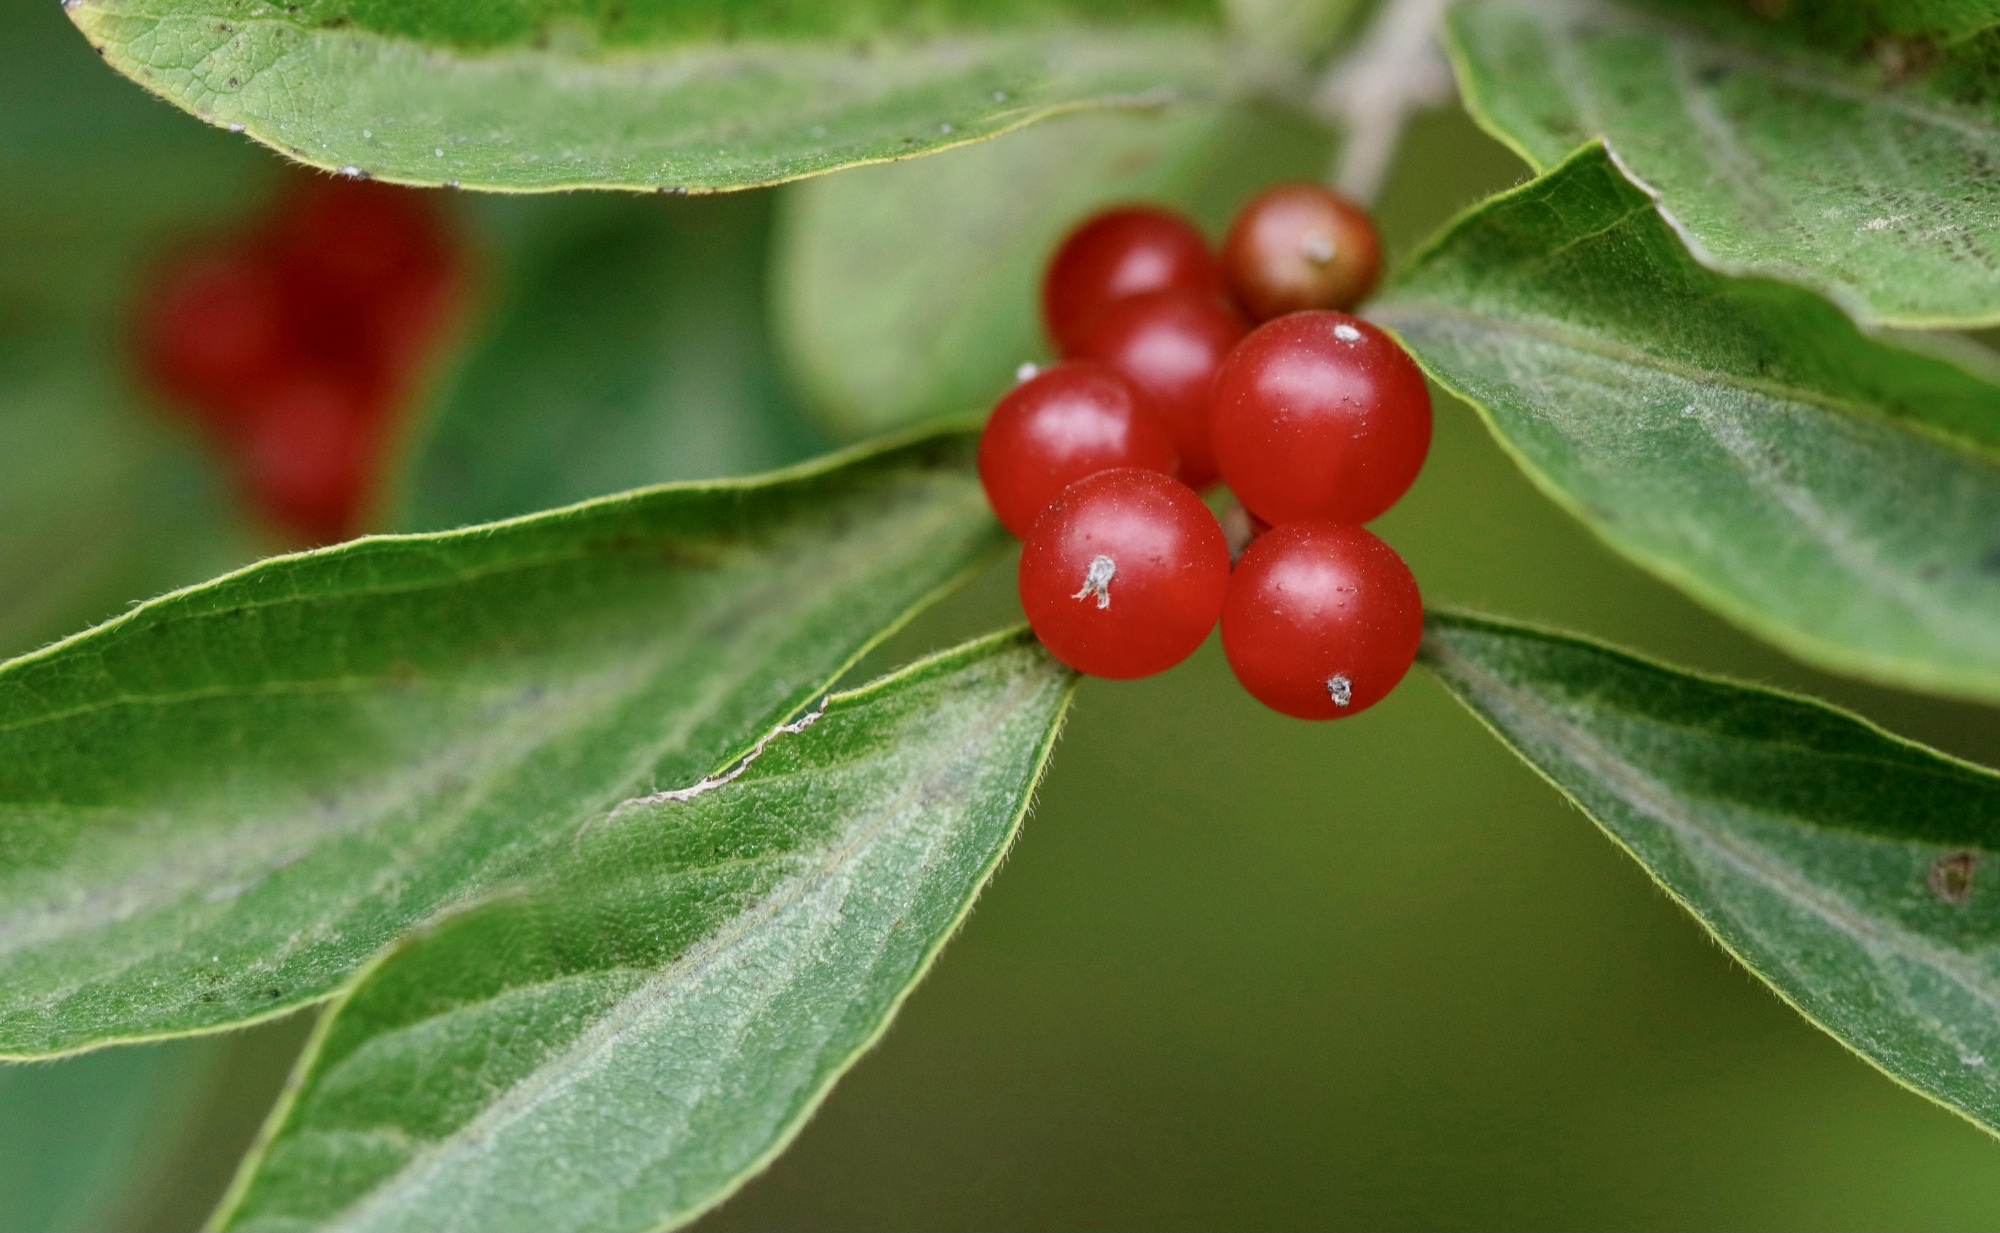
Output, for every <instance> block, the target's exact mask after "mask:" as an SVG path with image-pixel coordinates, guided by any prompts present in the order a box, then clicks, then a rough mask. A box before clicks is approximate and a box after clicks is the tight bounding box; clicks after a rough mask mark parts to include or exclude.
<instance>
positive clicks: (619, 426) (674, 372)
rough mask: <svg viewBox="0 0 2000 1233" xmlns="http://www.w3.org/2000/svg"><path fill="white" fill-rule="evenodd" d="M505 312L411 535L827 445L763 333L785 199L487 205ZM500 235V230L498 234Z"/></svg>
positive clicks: (421, 452) (547, 200)
mask: <svg viewBox="0 0 2000 1233" xmlns="http://www.w3.org/2000/svg"><path fill="white" fill-rule="evenodd" d="M482 204H484V205H485V206H486V210H485V211H484V212H486V213H489V214H505V215H528V216H529V217H527V218H512V217H510V218H506V219H504V220H495V221H496V222H503V223H505V224H506V227H505V234H506V235H507V236H508V241H507V243H505V244H504V245H503V246H502V248H503V251H504V252H505V253H506V258H505V261H506V267H505V269H504V271H503V273H502V274H501V276H500V278H499V279H498V280H497V281H500V282H502V283H503V284H504V289H503V290H502V291H500V292H499V297H500V298H501V300H502V301H503V304H502V306H501V308H500V309H499V311H498V312H496V313H495V314H494V320H492V321H491V322H490V323H488V325H487V326H486V328H485V329H484V330H482V331H481V336H480V338H479V339H478V340H477V341H476V342H475V344H474V345H473V347H472V350H471V354H470V355H469V356H468V357H467V358H466V359H465V361H464V363H463V365H462V368H461V371H460V372H459V374H458V377H457V379H456V380H455V381H453V382H451V383H450V386H449V389H448V391H447V393H446V394H445V396H444V398H443V400H442V405H441V406H440V407H439V408H438V410H437V413H436V415H435V417H434V418H433V421H432V422H431V424H430V425H429V426H428V431H427V432H426V433H425V434H424V437H423V440H422V442H421V445H420V447H419V448H418V449H417V451H416V452H415V455H414V456H413V457H412V458H411V459H410V461H409V465H408V467H407V472H408V474H407V475H406V477H405V480H404V483H405V486H406V496H405V498H404V502H403V504H404V507H405V508H404V512H403V517H402V519H401V522H402V525H403V526H404V527H406V528H408V529H411V530H430V529H434V528H440V527H452V526H463V525H465V524H467V523H472V522H484V521H487V520H489V519H494V518H506V517H511V516H513V515H516V514H526V513H531V512H533V511H535V510H543V509H549V508H552V507H554V506H557V505H567V504H569V503H570V502H572V501H581V500H584V499H586V498H589V497H596V496H603V495H604V494H606V493H612V492H622V491H624V490H626V489H629V488H637V487H640V486H641V485H644V484H657V483H663V482H666V481H670V480H687V479H713V478H716V477H718V476H726V475H748V474H752V473H754V472H758V471H766V470H770V469H771V468H773V467H778V466H784V465H786V464H789V463H794V462H798V461H799V460H800V459H802V458H806V457H810V456H811V455H813V454H816V453H819V452H820V451H821V449H822V448H823V442H822V438H821V436H820V434H819V433H817V432H815V431H814V430H813V428H812V426H811V424H810V423H809V422H808V421H807V420H806V419H805V418H804V416H803V415H802V414H801V413H800V412H799V411H798V410H797V408H795V407H794V406H793V405H792V403H791V400H790V399H789V398H787V397H786V395H785V393H784V390H783V387H782V383H781V382H780V380H779V376H778V372H777V364H776V361H775V359H774V358H773V357H772V354H771V346H770V341H769V330H768V328H767V327H766V324H765V320H764V318H765V312H764V308H765V284H766V281H767V280H766V278H765V253H766V250H767V247H768V237H769V234H770V212H771V204H772V203H771V194H769V193H738V194H732V195H730V196H727V197H715V198H697V199H693V200H662V199H658V198H623V197H614V198H607V197H604V196H602V195H573V196H552V197H536V198H486V199H485V200H484V202H483V203H482ZM498 229H499V228H496V230H498Z"/></svg>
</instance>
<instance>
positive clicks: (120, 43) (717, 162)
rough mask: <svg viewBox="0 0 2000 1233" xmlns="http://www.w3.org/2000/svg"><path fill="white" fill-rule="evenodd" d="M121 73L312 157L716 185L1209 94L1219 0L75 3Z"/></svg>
mask: <svg viewBox="0 0 2000 1233" xmlns="http://www.w3.org/2000/svg"><path fill="white" fill-rule="evenodd" d="M66 7H67V8H68V9H69V13H70V17H71V19H72V20H74V21H75V22H76V24H77V25H78V26H79V27H80V28H81V29H82V30H83V32H84V34H85V35H86V36H87V37H88V38H89V39H90V41H91V43H92V44H94V45H95V46H97V47H98V48H99V49H100V50H101V51H102V52H103V54H104V56H105V58H106V59H107V60H108V61H109V62H110V63H111V64H112V65H113V66H115V67H116V68H117V69H118V70H119V71H121V72H123V73H125V74H127V75H128V76H130V77H132V78H134V79H135V80H137V81H138V82H140V83H141V84H143V85H145V86H146V87H147V88H148V89H151V90H154V91H156V92H158V93H160V94H162V95H164V96H165V97H167V98H168V99H170V100H172V101H173V102H175V103H177V104H179V105H180V106H182V107H185V108H187V109H188V110H190V111H192V112H194V113H196V114H197V115H199V116H201V117H202V118H203V119H205V120H208V121H209V122H211V123H214V124H226V125H228V126H230V127H231V128H240V129H241V130H242V131H244V132H247V133H249V134H250V135H251V136H253V137H255V138H257V139H258V140H260V141H263V142H266V143H268V144H270V145H272V146H275V147H276V148H278V149H280V150H283V151H285V152H286V153H288V154H290V155H292V156H293V157H294V158H298V159H302V160H304V161H306V162H308V163H311V164H313V165H314V166H318V167H325V168H328V169H338V170H350V171H351V172H353V173H359V174H367V175H371V176H376V177H379V178H383V179H390V180H396V181H400V182H404V183H412V184H445V183H451V184H462V185H464V186H465V187H467V188H485V189H495V190H503V191H505V190H514V191H533V190H547V189H560V188H589V187H597V188H625V189H659V190H662V191H668V190H674V191H679V190H688V191H702V190H708V189H723V188H738V187H743V186H746V185H753V184H768V183H775V182H778V181H781V180H790V179H796V178H797V177H799V176H804V175H811V174H814V173H815V172H822V171H830V170H832V169H834V168H836V167H844V166H848V165H850V164H854V163H865V162H877V161H880V160H883V159H890V158H902V157H905V156H908V155H911V154H921V153H923V152H925V151H926V150H932V149H937V148H940V147H943V146H950V145H957V144H959V143H961V142H965V141H972V140H976V139H978V138H981V137H987V136H991V135H992V134H994V133H997V132H1001V131H1003V130H1005V129H1008V128H1012V127H1015V126H1016V125H1020V124H1024V123H1027V122H1029V121H1031V120H1034V119H1037V118H1039V117H1041V116H1043V115H1047V114H1049V113H1051V112H1055V111H1061V110H1066V109H1070V108H1074V107H1079V106H1088V105H1094V104H1118V103H1130V102H1134V101H1158V100H1160V99H1162V98H1166V97H1172V96H1175V95H1178V94H1185V93H1195V94H1201V93H1207V92H1210V91H1212V90H1213V89H1215V88H1216V86H1217V85H1218V84H1219V80H1220V78H1221V76H1222V73H1223V66H1224V63H1225V61H1224V58H1223V56H1222V54H1221V49H1220V46H1219V40H1218V37H1217V36H1218V34H1219V27H1220V24H1221V23H1220V16H1221V15H1220V11H1219V9H1218V7H1217V4H1216V3H1215V0H1165V2H1163V3H1143V2H1141V0H1001V2H1000V3H987V2H983V0H945V2H941V3H918V2H916V0H892V2H890V3H873V2H868V0H818V2H816V3H794V4H780V5H773V4H762V3H753V2H751V0H713V2H711V3H704V4H699V5H690V4H686V3H680V2H679V0H632V2H629V3H624V2H621V3H613V2H610V0H554V2H552V3H547V4H539V5H535V6H523V5H491V4H479V3H469V2H467V0H406V2H402V3H378V2H376V0H311V2H308V3H301V4H298V5H290V6H285V7H284V8H282V9H281V8H279V7H277V6H274V5H270V4H267V3H264V0H68V2H67V4H66Z"/></svg>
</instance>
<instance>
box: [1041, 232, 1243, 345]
mask: <svg viewBox="0 0 2000 1233" xmlns="http://www.w3.org/2000/svg"><path fill="white" fill-rule="evenodd" d="M1149 291H1178V292H1181V293H1182V294H1184V295H1191V296H1198V297H1202V298H1207V299H1213V298H1216V297H1219V296H1220V295H1221V294H1222V273H1221V271H1220V270H1219V269H1217V267H1216V264H1215V256H1214V254H1212V253H1210V252H1209V250H1208V241H1207V240H1205V239H1203V238H1202V234H1201V232H1199V231H1197V230H1195V227H1194V224H1193V223H1190V222H1188V221H1187V220H1186V219H1185V218H1182V217H1181V216H1180V215H1178V214H1175V213H1173V212H1172V211H1170V210H1162V209H1158V208H1156V207H1153V206H1125V207H1122V208H1119V209H1115V210H1106V211H1105V212H1104V213H1102V214H1098V215H1095V216H1094V217H1092V218H1090V219H1088V220H1087V221H1085V222H1084V223H1083V225H1082V226H1080V227H1078V228H1077V229H1076V230H1075V231H1072V232H1070V234H1069V238H1067V239H1065V240H1064V241H1063V242H1062V246H1061V247H1060V248H1058V249H1056V255H1055V257H1054V258H1052V259H1051V260H1050V262H1049V268H1048V273H1047V275H1046V276H1045V277H1044V278H1043V280H1042V321H1043V322H1044V323H1045V324H1046V325H1047V326H1048V331H1049V337H1050V338H1051V339H1052V340H1054V342H1055V344H1056V349H1057V350H1058V351H1061V352H1062V353H1063V354H1065V355H1068V354H1069V353H1070V352H1072V351H1074V350H1075V349H1076V345H1077V343H1078V342H1080V341H1081V340H1082V338H1083V333H1084V331H1085V330H1087V329H1088V328H1090V323H1091V321H1092V320H1094V319H1095V318H1096V317H1097V315H1098V314H1099V313H1101V312H1103V311H1104V309H1105V308H1106V307H1107V306H1109V305H1110V304H1112V303H1114V302H1116V301H1118V300H1122V299H1125V298H1127V297H1129V296H1135V295H1144V294H1146V293H1147V292H1149Z"/></svg>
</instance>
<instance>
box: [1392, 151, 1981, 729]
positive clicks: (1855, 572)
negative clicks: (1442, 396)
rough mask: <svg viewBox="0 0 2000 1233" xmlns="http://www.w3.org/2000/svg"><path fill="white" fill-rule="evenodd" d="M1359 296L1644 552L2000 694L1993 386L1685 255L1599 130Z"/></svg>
mask: <svg viewBox="0 0 2000 1233" xmlns="http://www.w3.org/2000/svg"><path fill="white" fill-rule="evenodd" d="M1371 315H1373V316H1376V317H1377V318H1378V319H1379V320H1381V321H1382V322H1383V323H1384V324H1386V325H1388V326H1390V327H1392V328H1394V329H1395V330H1396V331H1398V332H1399V333H1400V334H1401V336H1402V338H1403V339H1404V340H1405V341H1406V342H1407V343H1408V344H1409V345H1410V346H1411V347H1412V348H1413V349H1414V350H1415V352H1416V354H1417V356H1418V358H1419V359H1420V360H1421V361H1422V362H1423V364H1424V365H1425V367H1426V368H1427V369H1428V370H1429V371H1430V372H1431V374H1432V375H1433V376H1435V377H1436V378H1437V379H1438V380H1439V381H1440V382H1442V383H1443V384H1444V385H1446V386H1447V387H1449V388H1450V389H1451V390H1452V391H1453V392H1455V393H1457V394H1459V395H1460V396H1462V397H1464V398H1465V399H1467V400H1468V401H1469V402H1471V403H1472V404H1473V405H1474V406H1475V407H1477V408H1478V409H1479V411H1480V413H1481V414H1482V415H1483V416H1484V417H1485V418H1486V421H1487V424H1488V426H1489V427H1491V428H1492V430H1493V432H1494V434H1495V435H1496V436H1497V437H1498V438H1499V439H1500V441H1501V443H1502V444H1503V445H1505V446H1506V447H1507V448H1508V449H1509V450H1510V451H1512V452H1513V454H1514V456H1515V458H1516V460H1517V461H1518V462H1520V464H1521V465H1522V467H1523V468H1524V469H1525V470H1526V471H1527V472H1528V474H1529V476H1530V477H1531V478H1533V479H1534V480H1535V482H1536V483H1537V484H1539V485H1540V486H1541V487H1542V489H1543V490H1544V491H1545V492H1547V493H1548V494H1549V495H1550V496H1551V497H1553V498H1554V499H1555V500H1556V501H1558V502H1560V503H1561V504H1562V505H1563V506H1564V507H1565V508H1567V509H1568V510H1569V511H1570V512H1571V513H1573V514H1575V515H1576V516H1577V517H1578V518H1580V519H1582V520H1583V521H1584V522H1585V523H1587V524H1588V525H1589V526H1590V527H1591V528H1592V529H1593V530H1595V531H1596V532H1597V533H1598V534H1599V535H1601V536H1602V537H1603V538H1604V539H1605V541H1606V542H1608V543H1609V544H1611V546H1612V547H1614V548H1617V549H1618V550H1619V551H1621V552H1623V553H1625V554H1626V555H1627V556H1629V557H1631V558H1632V559H1633V560H1634V561H1636V562H1638V563H1639V564H1640V565H1642V566H1645V567H1646V568H1648V569H1650V570H1652V571H1653V572H1655V573H1657V574H1659V575H1660V576H1661V577H1662V578H1664V579H1666V580H1667V581H1668V582H1670V583H1673V584H1674V585H1676V586H1678V587H1680V588H1682V589H1683V590H1685V591H1687V592H1688V593H1689V594H1691V595H1693V596H1694V597H1695V598H1697V599H1699V600H1701V601H1702V602H1704V603H1706V604H1708V605H1710V606H1711V607H1713V608H1715V609H1716V610H1717V611H1719V612H1721V613H1722V614H1723V615H1725V616H1727V617H1729V618H1731V619H1732V620H1735V621H1738V622H1740V623H1741V624H1743V625H1744V626H1746V627H1747V628H1749V629H1751V630H1752V631H1754V632H1756V633H1758V634H1759V635H1761V636H1763V637H1766V638H1769V639H1771V640H1772V641H1774V642H1776V643H1778V644H1779V645H1781V646H1783V647H1785V648H1786V649H1787V650H1790V651H1792V652H1793V653H1795V654H1797V655H1799V656H1800V657H1802V658H1805V659H1807V660H1810V661H1812V662H1814V663H1818V664H1821V665H1824V666H1826V667H1829V668H1832V669H1834V670H1836V671H1842V672H1853V673H1856V674H1859V675H1863V676H1868V677H1872V678H1875V679H1878V680H1882V681H1887V682H1892V683H1897V684H1902V685H1908V686H1913V687H1916V688H1920V689H1927V690H1934V691H1938V692H1942V693H1950V694H1959V695H1963V696H1967V697H1973V698H1986V699H2000V539H1997V538H1996V536H2000V467H1996V461H1995V459H1996V455H1995V451H1996V450H2000V386H1996V385H1995V384H1994V383H1992V382H1991V381H1988V380H1984V379H1982V378H1980V377H1977V376H1974V375H1972V374H1971V373H1969V372H1968V371H1966V370H1965V369H1962V368H1959V367H1956V366H1954V365H1953V364H1951V363H1948V362H1946V361H1945V360H1943V359H1939V358H1934V357H1932V356H1930V355H1924V354H1919V353H1916V352H1912V351H1905V350H1901V349H1899V348H1896V347H1894V346H1891V345H1889V344H1887V343H1885V342H1881V341H1876V340H1873V339H1870V338H1868V337H1867V336H1865V335H1863V334H1861V333H1860V332H1859V331H1858V330H1856V329H1855V328H1854V326H1853V325H1852V323H1851V322H1849V321H1848V320H1847V319H1846V318H1845V317H1844V316H1843V315H1842V314H1841V313H1839V312H1838V311H1837V310H1836V309H1834V308H1833V306H1832V305H1830V304H1827V303H1826V302H1825V301H1823V300H1819V299H1817V298H1815V297H1813V296H1811V295H1809V294H1807V293H1805V292H1802V291H1799V290H1797V289H1795V288H1792V287H1788V286H1784V285H1781V284H1777V283H1770V282H1763V281H1751V280H1735V279H1730V278H1726V277H1724V276H1722V275H1719V274H1716V273H1714V272H1712V271H1710V270H1707V269H1705V268H1703V267H1702V266H1700V265H1698V264H1696V263H1695V262H1694V261H1692V260H1691V259H1689V257H1688V256H1687V254H1686V252H1685V251H1684V250H1683V249H1682V248H1681V246H1680V244H1679V242H1678V241H1677V240H1676V239H1675V238H1674V235H1673V233H1672V232H1671V231H1670V230H1668V228H1667V227H1666V226H1665V224H1663V223H1662V222H1661V221H1660V218H1659V216H1658V215H1657V214H1656V213H1655V212H1654V210H1653V208H1652V204H1651V202H1650V201H1649V200H1648V199H1647V197H1646V196H1645V195H1644V194H1643V193H1641V192H1640V191H1639V190H1637V189H1636V188H1634V187H1632V186H1631V185H1630V184H1629V183H1628V182H1626V180H1625V179H1624V178H1623V177H1622V176H1620V175H1619V174H1618V172H1617V170H1616V169H1615V168H1614V167H1613V166H1612V165H1611V163H1610V162H1609V160H1607V159H1606V158H1605V156H1604V155H1603V153H1602V152H1601V151H1599V150H1597V149H1595V148H1592V149H1590V150H1586V151H1584V152H1582V153H1579V154H1578V155H1577V157H1576V158H1574V159H1573V160H1571V161H1570V162H1569V163H1567V164H1565V165H1563V166H1562V167H1561V168H1559V169H1558V170H1556V171H1554V172H1552V173H1550V174H1549V175H1548V176H1547V177H1546V178H1544V179H1542V180H1538V181H1535V182H1534V183H1531V184H1528V185H1525V186H1523V187H1521V188H1518V189H1515V190H1514V191H1512V192H1510V193H1507V194H1505V195H1503V196H1501V197H1497V198H1495V199H1493V200H1492V201H1490V202H1488V203H1486V204H1485V205H1483V206H1481V207H1478V208H1476V209H1474V210H1472V211H1471V212H1469V213H1468V214H1467V215H1465V216H1464V217H1462V218H1461V219H1460V220H1459V221H1458V222H1457V223H1455V224H1454V225H1453V226H1452V227H1451V228H1450V229H1448V230H1447V232H1446V233H1445V234H1444V235H1443V236H1442V237H1441V238H1440V239H1439V240H1438V241H1437V242H1436V244H1435V245H1434V246H1433V247H1431V248H1430V249H1429V250H1427V251H1426V252H1424V253H1423V254H1421V255H1419V256H1418V257H1417V258H1416V259H1415V260H1414V261H1413V262H1412V263H1411V264H1410V267H1409V268H1408V269H1407V270H1406V271H1405V272H1404V273H1403V275H1402V276H1401V277H1400V278H1399V279H1398V280H1397V282H1396V283H1395V285H1394V286H1393V287H1392V288H1391V289H1390V290H1389V292H1388V293H1387V294H1386V295H1385V297H1384V299H1383V301H1382V302H1381V304H1380V305H1379V307H1378V308H1376V309H1375V310H1374V311H1373V312H1372V313H1371Z"/></svg>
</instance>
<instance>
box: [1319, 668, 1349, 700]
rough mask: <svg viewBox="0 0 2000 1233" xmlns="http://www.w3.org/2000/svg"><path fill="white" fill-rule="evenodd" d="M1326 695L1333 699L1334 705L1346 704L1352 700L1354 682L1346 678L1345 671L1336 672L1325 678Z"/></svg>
mask: <svg viewBox="0 0 2000 1233" xmlns="http://www.w3.org/2000/svg"><path fill="white" fill-rule="evenodd" d="M1326 696H1327V697H1329V698H1331V699H1333V704H1334V705H1335V706H1346V705H1347V704H1348V703H1350V702H1352V701H1354V682H1353V681H1350V680H1348V679H1347V674H1346V673H1345V672H1336V673H1334V674H1333V675H1332V676H1330V677H1328V678H1326Z"/></svg>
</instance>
